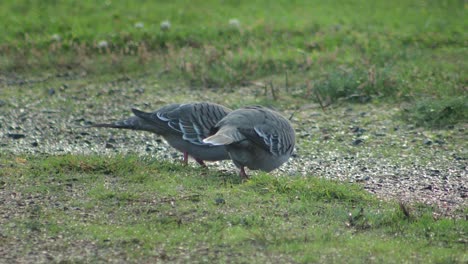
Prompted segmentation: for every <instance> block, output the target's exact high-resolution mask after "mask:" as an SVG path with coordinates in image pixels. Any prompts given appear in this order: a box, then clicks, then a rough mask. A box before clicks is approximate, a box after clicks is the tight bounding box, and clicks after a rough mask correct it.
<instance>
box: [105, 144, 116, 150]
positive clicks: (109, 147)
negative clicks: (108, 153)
mask: <svg viewBox="0 0 468 264" xmlns="http://www.w3.org/2000/svg"><path fill="white" fill-rule="evenodd" d="M114 148H115V147H114V145H112V144H111V143H109V142H107V143H106V149H114Z"/></svg>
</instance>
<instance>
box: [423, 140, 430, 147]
mask: <svg viewBox="0 0 468 264" xmlns="http://www.w3.org/2000/svg"><path fill="white" fill-rule="evenodd" d="M423 144H424V145H426V146H430V145H432V140H430V139H428V138H426V139H424V141H423Z"/></svg>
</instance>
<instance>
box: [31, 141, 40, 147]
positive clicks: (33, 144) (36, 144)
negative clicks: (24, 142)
mask: <svg viewBox="0 0 468 264" xmlns="http://www.w3.org/2000/svg"><path fill="white" fill-rule="evenodd" d="M31 146H33V147H37V146H39V142H37V141H34V142H32V143H31Z"/></svg>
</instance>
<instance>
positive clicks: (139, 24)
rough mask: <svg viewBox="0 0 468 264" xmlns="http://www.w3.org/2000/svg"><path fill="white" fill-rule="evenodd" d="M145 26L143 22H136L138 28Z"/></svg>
mask: <svg viewBox="0 0 468 264" xmlns="http://www.w3.org/2000/svg"><path fill="white" fill-rule="evenodd" d="M144 26H145V24H143V22H137V23H135V27H136V28H143V27H144Z"/></svg>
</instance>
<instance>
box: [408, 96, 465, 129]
mask: <svg viewBox="0 0 468 264" xmlns="http://www.w3.org/2000/svg"><path fill="white" fill-rule="evenodd" d="M402 116H403V118H405V119H406V120H408V121H409V122H412V123H415V124H417V125H419V126H427V127H436V128H442V127H447V126H451V125H454V124H456V123H459V122H465V121H466V120H468V97H466V96H464V97H448V98H444V99H441V100H433V99H421V100H418V101H417V103H416V104H414V105H412V106H411V107H408V108H406V109H405V110H404V111H403V112H402Z"/></svg>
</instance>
